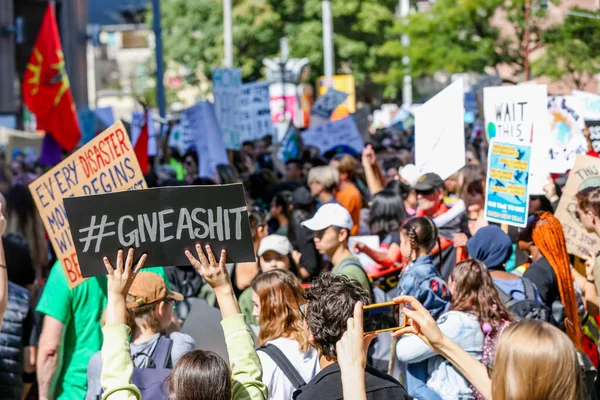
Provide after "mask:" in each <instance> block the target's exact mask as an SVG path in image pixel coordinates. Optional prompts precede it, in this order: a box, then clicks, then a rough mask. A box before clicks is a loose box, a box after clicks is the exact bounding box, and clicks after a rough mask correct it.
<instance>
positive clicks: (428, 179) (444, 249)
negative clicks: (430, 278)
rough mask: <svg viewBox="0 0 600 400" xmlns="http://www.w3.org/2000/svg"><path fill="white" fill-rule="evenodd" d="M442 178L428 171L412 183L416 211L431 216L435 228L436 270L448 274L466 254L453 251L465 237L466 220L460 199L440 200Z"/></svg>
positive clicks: (463, 205)
mask: <svg viewBox="0 0 600 400" xmlns="http://www.w3.org/2000/svg"><path fill="white" fill-rule="evenodd" d="M443 187H444V181H443V180H442V179H441V178H440V177H439V176H438V175H436V174H433V173H428V174H425V175H423V176H421V177H420V178H419V181H418V182H417V183H416V184H415V185H414V186H413V189H414V190H415V191H416V193H417V199H418V208H417V213H416V215H417V216H419V217H423V216H426V217H429V218H432V219H433V220H434V222H435V224H436V226H437V227H438V229H439V239H440V245H441V246H440V247H441V250H440V251H441V255H442V256H441V258H442V262H441V265H440V272H441V274H442V276H443V277H444V278H447V277H448V276H450V273H451V272H452V269H453V268H454V266H455V265H456V263H457V261H460V260H461V259H463V258H466V252H462V251H461V252H459V253H458V254H457V251H456V248H464V247H465V246H466V245H467V241H468V232H469V229H468V221H467V218H466V215H465V204H464V202H462V201H459V202H457V203H456V204H454V205H453V206H452V208H450V207H448V206H447V205H446V204H444V188H443Z"/></svg>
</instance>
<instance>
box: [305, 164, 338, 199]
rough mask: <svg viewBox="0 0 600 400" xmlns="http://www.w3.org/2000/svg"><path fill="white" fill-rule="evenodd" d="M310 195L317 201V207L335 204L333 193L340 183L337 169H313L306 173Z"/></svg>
mask: <svg viewBox="0 0 600 400" xmlns="http://www.w3.org/2000/svg"><path fill="white" fill-rule="evenodd" d="M307 182H308V187H309V188H310V193H311V194H312V195H313V197H315V198H316V199H317V203H318V204H317V207H320V206H322V205H325V204H329V203H337V200H336V198H335V195H334V192H335V189H336V188H337V186H338V184H339V182H340V174H339V172H338V170H337V169H335V168H333V167H330V166H322V167H314V168H312V169H311V170H310V171H309V172H308V179H307Z"/></svg>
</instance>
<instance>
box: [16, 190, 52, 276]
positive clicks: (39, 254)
mask: <svg viewBox="0 0 600 400" xmlns="http://www.w3.org/2000/svg"><path fill="white" fill-rule="evenodd" d="M6 205H7V208H6V214H7V217H6V218H7V220H8V223H9V224H8V227H7V232H8V233H13V234H19V235H21V236H22V237H24V238H25V239H26V240H27V243H28V245H29V250H30V254H31V259H32V261H33V267H34V268H35V275H36V279H41V278H42V277H45V276H46V275H47V267H48V242H47V241H46V239H45V237H44V235H45V230H44V226H43V224H42V220H41V218H40V216H39V214H38V212H37V211H36V208H35V203H34V202H33V197H32V195H31V192H30V191H29V189H28V188H27V186H24V185H15V186H13V187H12V188H11V189H10V190H9V192H8V195H7V197H6Z"/></svg>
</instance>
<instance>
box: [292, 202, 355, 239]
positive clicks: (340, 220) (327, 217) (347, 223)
mask: <svg viewBox="0 0 600 400" xmlns="http://www.w3.org/2000/svg"><path fill="white" fill-rule="evenodd" d="M302 226H303V227H305V228H308V229H310V230H311V231H315V232H317V231H322V230H325V229H327V228H329V227H330V226H337V227H338V228H344V229H348V230H351V229H352V227H353V226H354V222H352V216H351V215H350V213H349V212H348V210H346V209H345V208H344V207H342V206H341V205H339V204H337V203H331V204H324V205H323V206H321V208H319V209H318V210H317V213H316V214H315V216H314V217H312V218H311V219H309V220H306V221H304V222H303V223H302Z"/></svg>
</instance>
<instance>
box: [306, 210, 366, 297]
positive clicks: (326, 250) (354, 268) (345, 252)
mask: <svg viewBox="0 0 600 400" xmlns="http://www.w3.org/2000/svg"><path fill="white" fill-rule="evenodd" d="M302 226H304V227H305V228H308V229H310V230H311V231H313V232H315V246H316V248H317V250H318V251H319V253H321V254H322V255H326V256H327V257H329V260H330V261H331V264H332V265H333V269H332V270H331V272H332V273H333V274H341V275H345V276H347V277H348V278H350V279H354V280H356V281H358V282H359V283H360V285H361V286H362V287H363V288H364V289H365V290H366V291H367V292H368V293H370V292H371V282H370V281H369V277H368V276H367V273H366V272H365V270H364V269H363V267H362V265H361V264H360V261H359V260H358V258H356V257H355V256H353V255H352V253H351V252H350V249H349V248H348V238H349V236H350V231H351V230H352V226H353V222H352V217H351V216H350V213H349V212H348V210H346V209H345V208H344V207H342V206H341V205H339V204H325V205H324V206H322V207H321V208H319V209H318V210H317V213H316V214H315V216H314V217H313V218H311V219H309V220H306V221H304V222H303V223H302Z"/></svg>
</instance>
